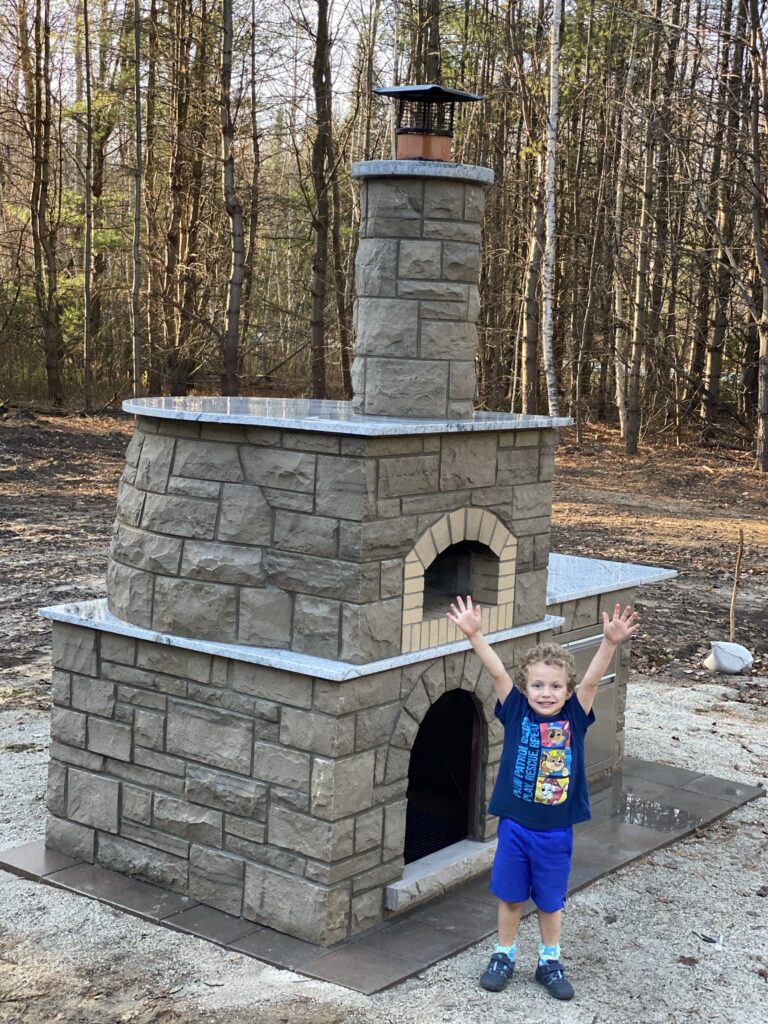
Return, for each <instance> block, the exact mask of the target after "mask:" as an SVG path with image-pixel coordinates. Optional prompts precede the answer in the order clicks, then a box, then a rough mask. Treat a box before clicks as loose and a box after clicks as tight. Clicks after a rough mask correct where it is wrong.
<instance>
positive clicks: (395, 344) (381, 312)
mask: <svg viewBox="0 0 768 1024" xmlns="http://www.w3.org/2000/svg"><path fill="white" fill-rule="evenodd" d="M412 244H419V243H412ZM402 245H405V243H404V242H402V243H401V246H402ZM401 262H402V257H401ZM356 312H357V336H356V339H355V352H356V354H357V355H361V356H371V355H375V356H387V357H390V356H391V357H394V358H398V359H414V358H416V356H417V355H418V339H419V304H418V302H413V301H410V302H408V301H403V300H402V299H371V298H362V299H358V300H357V305H356Z"/></svg>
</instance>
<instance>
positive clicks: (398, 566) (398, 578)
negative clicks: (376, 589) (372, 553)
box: [380, 558, 403, 598]
mask: <svg viewBox="0 0 768 1024" xmlns="http://www.w3.org/2000/svg"><path fill="white" fill-rule="evenodd" d="M380 586H381V596H382V598H387V597H401V596H402V593H403V559H402V558H392V559H384V560H383V561H382V563H381V584H380Z"/></svg>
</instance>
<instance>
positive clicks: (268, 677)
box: [232, 662, 312, 708]
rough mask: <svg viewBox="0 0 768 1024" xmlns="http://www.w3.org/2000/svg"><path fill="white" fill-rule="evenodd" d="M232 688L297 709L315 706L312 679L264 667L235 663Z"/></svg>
mask: <svg viewBox="0 0 768 1024" xmlns="http://www.w3.org/2000/svg"><path fill="white" fill-rule="evenodd" d="M232 688H233V690H235V691H238V692H240V693H247V694H251V695H253V696H255V697H260V698H264V699H267V700H271V701H279V702H280V703H282V704H290V705H292V706H293V707H299V708H308V707H310V706H311V704H312V680H311V679H310V678H309V677H308V676H304V675H299V674H298V673H295V672H283V671H281V670H280V669H276V668H268V667H267V666H264V665H251V664H248V663H247V662H235V663H234V664H233V665H232Z"/></svg>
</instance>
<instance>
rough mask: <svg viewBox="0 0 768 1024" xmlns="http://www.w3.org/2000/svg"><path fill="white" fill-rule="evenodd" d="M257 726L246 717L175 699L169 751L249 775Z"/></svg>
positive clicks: (170, 712) (169, 724) (171, 708)
mask: <svg viewBox="0 0 768 1024" xmlns="http://www.w3.org/2000/svg"><path fill="white" fill-rule="evenodd" d="M252 730H253V726H252V724H251V723H250V722H249V721H248V720H247V719H246V718H238V717H236V716H235V715H230V714H227V713H225V712H223V711H216V710H214V709H212V708H201V707H199V706H197V705H194V704H182V703H181V702H179V701H175V700H172V701H170V703H169V707H168V722H167V726H166V750H167V751H168V753H169V754H177V755H178V756H179V757H186V758H189V759H190V760H192V761H202V762H203V763H204V764H210V765H215V766H216V767H217V768H225V769H227V770H228V771H233V772H239V773H240V774H242V775H249V774H250V768H251V736H252Z"/></svg>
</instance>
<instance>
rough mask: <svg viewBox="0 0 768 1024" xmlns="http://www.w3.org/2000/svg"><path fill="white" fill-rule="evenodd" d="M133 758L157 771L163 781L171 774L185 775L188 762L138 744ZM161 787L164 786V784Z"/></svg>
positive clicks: (144, 766) (135, 761)
mask: <svg viewBox="0 0 768 1024" xmlns="http://www.w3.org/2000/svg"><path fill="white" fill-rule="evenodd" d="M133 760H134V763H135V764H137V765H140V766H141V767H143V768H150V769H152V770H153V771H155V772H157V773H158V776H159V777H160V779H161V780H162V781H163V782H164V781H165V779H166V778H167V777H168V776H169V775H178V776H180V777H183V776H184V772H185V769H186V764H187V762H186V761H185V760H184V759H183V758H180V757H169V756H168V755H167V754H161V753H159V752H158V751H157V750H148V749H147V748H146V747H138V746H137V747H135V748H134V753H133ZM112 763H115V762H112ZM160 788H161V789H162V788H163V787H162V785H161V787H160Z"/></svg>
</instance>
